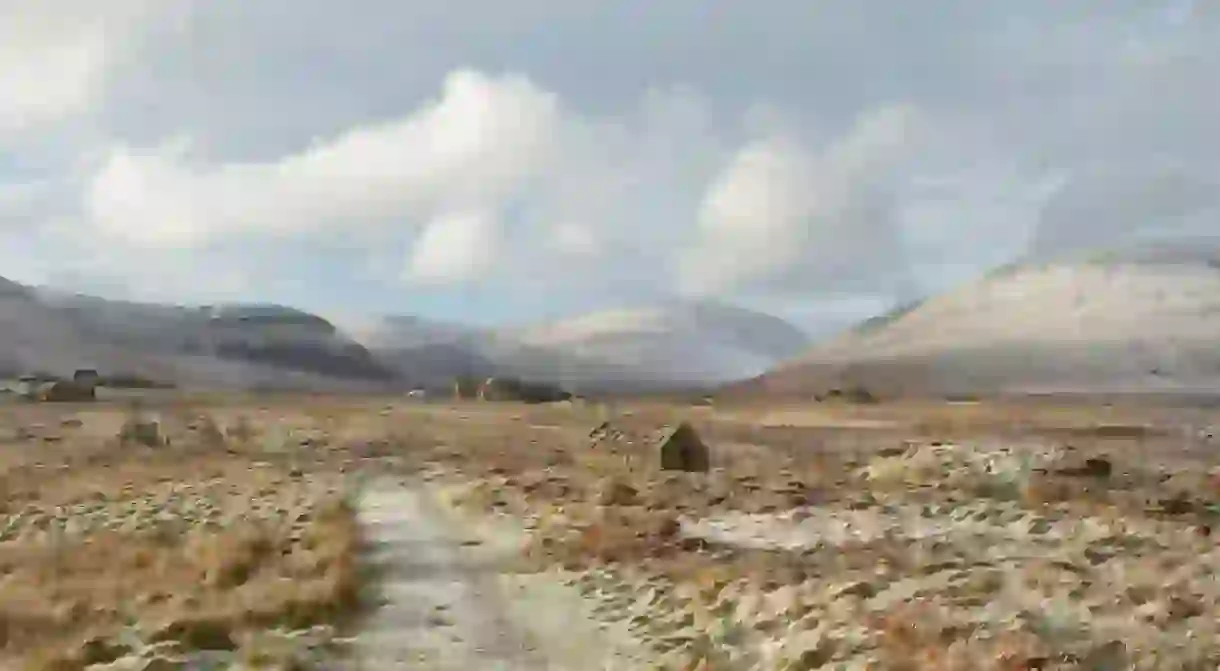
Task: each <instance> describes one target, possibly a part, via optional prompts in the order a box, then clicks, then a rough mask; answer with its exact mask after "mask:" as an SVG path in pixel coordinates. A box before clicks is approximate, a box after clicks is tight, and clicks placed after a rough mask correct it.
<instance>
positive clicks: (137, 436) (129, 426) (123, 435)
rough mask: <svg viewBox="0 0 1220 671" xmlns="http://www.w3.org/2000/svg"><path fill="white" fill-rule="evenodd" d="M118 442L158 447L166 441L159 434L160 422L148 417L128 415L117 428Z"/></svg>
mask: <svg viewBox="0 0 1220 671" xmlns="http://www.w3.org/2000/svg"><path fill="white" fill-rule="evenodd" d="M119 443H121V444H123V445H144V446H146V447H160V446H162V445H164V444H165V443H166V441H165V438H164V437H163V436H162V435H161V423H160V422H158V421H157V420H155V419H151V418H148V417H140V416H134V417H129V418H128V419H127V421H125V422H123V426H122V428H120V429H119Z"/></svg>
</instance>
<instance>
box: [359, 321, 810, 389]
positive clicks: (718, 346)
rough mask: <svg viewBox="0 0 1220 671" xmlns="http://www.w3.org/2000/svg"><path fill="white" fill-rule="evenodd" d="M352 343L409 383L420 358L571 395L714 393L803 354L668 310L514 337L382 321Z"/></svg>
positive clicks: (765, 327) (767, 330)
mask: <svg viewBox="0 0 1220 671" xmlns="http://www.w3.org/2000/svg"><path fill="white" fill-rule="evenodd" d="M362 333H363V335H362V336H361V340H362V342H364V343H366V344H367V345H368V346H369V347H370V349H372V350H373V351H374V352H376V353H378V354H379V355H381V356H383V357H388V358H390V359H393V360H397V361H400V362H401V363H400V364H399V366H400V369H401V370H403V371H404V374H406V375H408V376H409V377H410V376H413V375H415V376H418V374H419V371H421V370H422V364H421V363H420V362H421V361H422V360H423V359H425V358H426V357H422V356H421V354H422V353H424V352H432V353H434V356H435V357H436V359H439V360H443V361H449V362H452V366H457V365H459V364H460V362H465V365H466V370H467V371H468V372H469V374H474V375H479V376H482V375H492V374H497V375H515V376H520V377H524V378H531V379H539V380H547V381H554V382H559V383H561V384H563V385H565V386H566V387H568V388H569V389H573V390H575V391H578V392H602V391H616V392H636V391H652V390H659V389H667V388H674V389H677V388H682V389H685V388H690V387H698V386H707V385H714V384H717V383H719V382H723V381H726V380H731V379H735V378H740V377H743V376H748V375H753V374H757V373H758V372H760V371H763V370H766V369H767V368H768V367H770V366H772V365H774V364H775V363H776V362H778V361H782V360H783V359H785V358H786V357H790V356H793V355H794V354H795V353H797V352H800V351H801V350H803V349H804V348H806V347H808V345H809V340H808V337H807V336H806V335H805V334H804V333H802V332H801V331H800V330H799V329H797V328H795V327H794V326H792V325H790V324H788V323H787V322H785V321H784V320H782V319H779V318H777V317H773V316H771V315H766V314H762V313H759V312H754V311H751V310H745V309H742V308H737V307H732V306H727V305H722V304H716V303H710V302H676V301H675V302H668V303H662V304H658V305H653V306H644V307H635V308H628V309H618V310H606V311H600V312H593V313H587V314H583V315H577V316H574V317H570V318H565V319H560V320H556V321H551V322H546V323H542V324H535V325H530V326H526V327H520V328H502V329H475V328H466V327H462V326H460V325H455V324H443V323H437V322H429V321H427V320H422V319H418V318H414V317H392V318H387V319H385V320H383V321H382V322H381V323H380V324H376V325H366V327H365V328H363V329H362ZM442 345H443V346H445V349H440V347H441V346H442ZM411 366H414V368H411ZM452 366H441V365H436V366H433V367H432V368H431V369H429V370H428V375H426V376H424V377H427V378H433V377H440V376H439V373H440V372H441V371H442V370H447V369H450V368H451V367H452ZM445 379H446V380H448V379H450V378H449V377H446V378H445Z"/></svg>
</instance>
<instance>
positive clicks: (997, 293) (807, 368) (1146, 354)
mask: <svg viewBox="0 0 1220 671" xmlns="http://www.w3.org/2000/svg"><path fill="white" fill-rule="evenodd" d="M846 386H864V387H867V388H869V389H870V390H873V391H874V392H875V393H879V394H883V395H884V394H903V393H935V394H953V393H960V394H966V393H998V392H1023V391H1063V392H1072V391H1080V392H1110V391H1113V392H1160V391H1184V392H1188V391H1195V392H1220V252H1217V251H1216V248H1214V247H1211V248H1207V247H1200V246H1199V245H1198V244H1197V243H1178V244H1158V245H1141V246H1139V247H1133V248H1128V249H1123V250H1117V251H1112V252H1106V253H1101V254H1091V255H1087V256H1078V257H1072V258H1069V259H1061V260H1055V261H1048V262H1044V263H1038V264H1024V265H1016V266H1013V267H1009V268H1006V269H1003V270H1002V271H999V272H995V273H992V274H991V275H989V276H988V277H986V278H984V279H982V280H980V281H977V282H975V283H973V284H971V285H968V286H966V287H963V288H961V289H960V290H957V291H954V292H951V293H948V294H945V295H942V296H939V297H936V298H932V299H929V300H927V301H925V302H923V303H921V304H918V305H915V306H907V307H905V308H904V309H901V310H897V311H895V312H894V313H893V314H891V315H888V316H886V317H884V318H882V319H877V320H872V321H871V323H868V324H866V325H863V326H862V327H861V328H857V329H853V330H852V331H850V332H848V333H845V334H843V335H841V336H839V337H837V338H834V339H832V340H830V341H828V342H825V343H822V344H820V345H818V346H816V347H814V348H813V349H812V350H811V351H809V352H807V353H806V354H804V355H802V356H801V357H799V358H798V359H796V360H794V361H792V362H789V363H787V364H784V365H782V366H780V367H778V368H777V369H775V370H774V371H772V372H770V373H767V374H765V375H762V376H760V377H758V378H754V379H751V380H749V381H747V382H744V383H739V384H736V385H732V386H731V387H730V388H729V389H728V390H726V391H728V392H733V393H745V394H763V395H780V396H789V395H795V396H807V395H810V394H817V393H821V392H824V391H826V390H827V389H830V388H833V387H846Z"/></svg>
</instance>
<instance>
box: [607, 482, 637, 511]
mask: <svg viewBox="0 0 1220 671" xmlns="http://www.w3.org/2000/svg"><path fill="white" fill-rule="evenodd" d="M639 498H640V496H639V492H637V491H636V489H635V487H632V486H631V485H629V484H627V483H625V482H622V481H620V480H614V479H611V478H607V479H605V480H603V481H602V483H601V491H600V492H599V493H598V495H597V502H598V504H600V505H603V506H633V505H636V504H637V503H639Z"/></svg>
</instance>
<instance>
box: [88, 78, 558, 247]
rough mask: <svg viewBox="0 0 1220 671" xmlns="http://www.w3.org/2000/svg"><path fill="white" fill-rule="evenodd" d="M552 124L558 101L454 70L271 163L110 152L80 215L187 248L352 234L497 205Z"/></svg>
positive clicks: (121, 235) (522, 178)
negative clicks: (420, 100)
mask: <svg viewBox="0 0 1220 671" xmlns="http://www.w3.org/2000/svg"><path fill="white" fill-rule="evenodd" d="M557 116H558V107H557V100H556V98H555V97H554V96H553V95H552V94H549V93H546V92H544V91H541V90H540V89H538V88H537V87H535V86H534V85H533V84H532V83H530V82H529V81H528V80H526V79H524V78H521V77H515V76H504V77H499V78H497V77H491V76H487V75H483V74H480V73H477V72H473V71H468V70H462V71H457V72H454V73H453V74H450V75H449V76H448V77H447V78H446V79H445V82H444V87H443V91H442V94H441V96H440V97H439V98H438V99H436V100H433V101H430V102H428V103H427V104H425V105H424V106H422V107H421V108H420V109H419V110H418V111H416V112H415V113H413V114H410V115H408V116H406V117H404V118H401V119H397V120H392V121H388V122H384V123H379V124H374V125H370V126H362V127H356V128H353V129H350V130H348V131H346V132H343V133H341V134H339V135H338V136H337V137H334V138H331V139H329V140H326V141H319V142H316V143H315V144H314V145H313V146H312V147H310V148H308V149H305V150H303V151H301V152H299V153H295V154H292V155H289V156H285V157H283V158H281V159H280V160H277V161H273V162H264V163H224V164H219V165H209V164H205V163H202V162H197V161H193V160H192V158H191V156H190V155H189V153H188V152H185V151H183V150H182V149H181V147H161V148H154V149H151V150H145V151H138V150H132V149H128V148H123V147H120V148H116V149H115V150H113V151H112V152H110V154H109V155H108V156H107V157H106V158H105V160H104V161H103V162H102V165H101V167H100V169H99V170H98V172H97V174H96V176H95V178H94V179H93V181H92V184H91V185H90V190H89V193H88V195H87V202H86V210H87V212H88V214H89V215H90V218H91V220H92V221H93V222H94V223H95V224H96V225H97V227H99V228H100V229H101V231H103V232H104V233H106V234H108V235H111V236H114V237H115V238H116V239H119V240H123V241H126V242H129V243H134V244H139V245H151V246H183V245H199V244H205V243H207V242H209V241H212V240H216V239H222V238H225V237H227V236H234V235H250V234H253V235H259V234H266V233H274V234H297V233H314V232H318V231H331V232H333V231H337V230H344V231H358V230H360V229H361V228H363V227H366V226H368V224H369V223H370V222H372V223H374V224H378V225H392V224H394V223H397V222H399V221H401V219H402V218H404V217H417V218H426V217H430V216H436V215H437V214H438V213H443V212H446V211H449V210H452V209H453V208H466V207H481V206H484V205H485V204H492V205H498V204H500V203H501V202H502V201H503V200H505V199H506V198H508V197H510V196H511V195H512V194H514V193H516V192H517V191H518V190H520V189H522V188H524V187H525V186H526V185H527V184H528V183H529V181H530V179H531V178H532V177H533V175H534V174H535V171H536V170H537V168H538V167H539V165H540V164H541V163H543V162H544V161H545V160H546V156H547V153H548V152H549V150H550V141H551V136H552V134H553V133H554V130H555V124H556V121H557Z"/></svg>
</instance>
